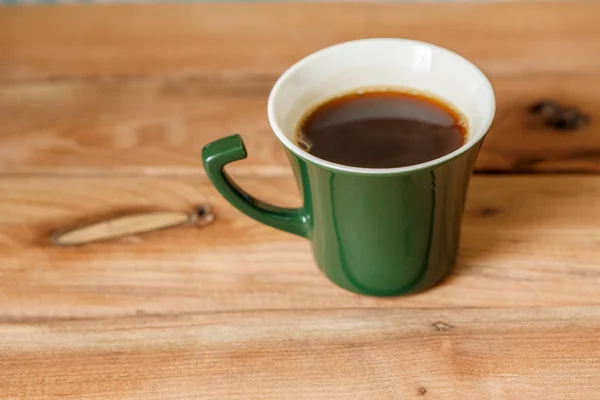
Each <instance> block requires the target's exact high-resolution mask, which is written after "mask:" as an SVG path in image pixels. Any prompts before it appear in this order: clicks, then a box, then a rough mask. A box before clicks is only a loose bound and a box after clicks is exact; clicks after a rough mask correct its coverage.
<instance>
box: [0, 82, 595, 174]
mask: <svg viewBox="0 0 600 400" xmlns="http://www.w3.org/2000/svg"><path fill="white" fill-rule="evenodd" d="M599 71H600V70H599ZM275 79H276V77H275V76H267V75H264V76H252V77H250V76H246V75H240V76H237V75H232V76H203V77H194V78H191V77H188V78H129V79H127V78H119V79H112V80H66V81H56V82H23V83H10V84H4V85H0V121H2V135H0V148H2V151H1V152H0V172H5V173H6V172H8V173H17V174H27V173H36V174H39V173H43V174H47V173H60V174H76V175H80V174H105V173H111V174H132V173H136V174H150V175H155V174H173V173H202V163H201V160H200V153H201V150H202V147H203V146H204V145H205V144H206V143H208V142H210V141H212V140H214V139H217V138H219V137H222V136H225V135H227V134H230V133H234V132H239V133H241V134H242V135H243V136H244V138H245V140H246V144H247V147H248V151H249V159H248V160H246V161H243V162H240V163H238V164H235V165H233V166H232V170H235V171H236V172H238V173H244V174H248V175H254V174H257V173H259V174H267V175H274V174H286V175H288V174H290V173H291V171H290V169H289V167H288V165H287V160H286V158H285V155H284V153H283V150H282V148H281V146H280V144H279V143H278V142H277V140H276V139H275V136H274V135H273V134H272V132H271V129H270V127H269V125H268V122H267V118H266V101H267V96H268V93H269V90H270V88H271V86H272V84H273V83H274V81H275ZM598 80H600V72H594V73H589V74H573V75H564V74H557V73H553V74H541V75H535V76H533V75H521V76H495V77H492V81H493V84H494V86H495V88H496V92H497V97H498V113H497V117H496V120H495V122H494V125H493V127H492V131H491V132H490V134H489V137H488V138H487V139H486V142H485V145H484V147H483V150H482V153H481V155H480V158H479V160H478V164H477V169H478V170H479V171H485V172H490V171H491V172H532V171H536V172H538V171H542V172H564V171H570V172H600V135H598V128H597V125H598V121H600V90H598V88H597V86H595V85H590V82H595V81H598ZM540 99H554V100H556V101H559V102H560V103H561V104H564V105H566V106H575V107H580V108H581V109H582V110H583V111H584V112H586V113H587V114H589V116H590V117H591V123H590V124H588V125H587V126H584V127H582V128H580V129H577V130H574V131H557V130H553V129H551V128H549V127H547V126H545V125H544V123H543V120H542V119H541V118H540V117H539V116H536V115H531V114H530V113H528V111H527V110H528V109H529V107H530V106H531V105H532V104H534V103H536V102H537V101H539V100H540Z"/></svg>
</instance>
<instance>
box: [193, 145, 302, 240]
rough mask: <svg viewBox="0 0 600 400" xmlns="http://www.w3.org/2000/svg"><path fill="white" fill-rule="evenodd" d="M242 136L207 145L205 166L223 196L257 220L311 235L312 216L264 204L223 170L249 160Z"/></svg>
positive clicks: (203, 157)
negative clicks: (310, 221)
mask: <svg viewBox="0 0 600 400" xmlns="http://www.w3.org/2000/svg"><path fill="white" fill-rule="evenodd" d="M247 155H248V154H247V153H246V148H245V147H244V142H243V141H242V137H241V136H240V135H231V136H227V137H224V138H221V139H218V140H216V141H214V142H212V143H209V144H207V145H206V146H204V149H202V163H203V164H204V170H205V171H206V174H207V175H208V178H209V179H210V180H211V181H212V183H213V185H215V187H216V188H217V190H218V191H219V193H221V195H222V196H223V197H225V199H226V200H227V201H228V202H229V203H231V205H233V206H234V207H235V208H237V209H238V210H240V211H241V212H243V213H244V214H246V215H247V216H249V217H250V218H254V219H255V220H257V221H259V222H262V223H264V224H267V225H270V226H272V227H274V228H277V229H281V230H283V231H286V232H289V233H293V234H296V235H299V236H302V237H307V236H308V222H309V217H308V214H307V213H306V211H305V210H304V208H302V207H300V208H284V207H278V206H274V205H271V204H267V203H264V202H262V201H260V200H258V199H256V198H254V197H253V196H251V195H250V194H248V193H246V192H245V191H244V190H243V189H241V188H240V187H239V186H238V185H237V184H236V183H235V182H233V180H232V179H231V178H230V177H229V176H228V175H227V173H226V172H225V171H224V170H223V168H224V167H225V165H227V164H229V163H230V162H234V161H239V160H243V159H245V158H246V157H247Z"/></svg>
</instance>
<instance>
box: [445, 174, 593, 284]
mask: <svg viewBox="0 0 600 400" xmlns="http://www.w3.org/2000/svg"><path fill="white" fill-rule="evenodd" d="M582 179H590V178H589V177H588V178H586V177H573V176H556V175H554V176H542V175H523V176H516V175H504V176H489V175H479V176H474V177H473V179H472V181H471V186H470V189H469V193H468V198H467V204H466V207H465V213H464V216H463V224H462V233H461V244H460V249H459V256H458V261H457V264H456V267H455V268H454V271H453V273H452V274H451V275H450V276H449V277H448V279H447V281H451V280H453V279H455V278H457V277H459V276H464V275H472V274H476V275H481V274H486V272H485V270H486V269H487V268H490V267H493V266H494V265H497V263H498V261H499V260H506V262H510V259H513V260H515V259H516V258H515V257H516V256H515V255H518V254H519V253H521V254H525V253H526V254H527V255H528V256H529V257H531V254H535V253H536V252H539V254H540V255H543V254H546V253H547V252H548V250H550V249H549V247H548V243H547V242H545V241H544V240H543V238H542V237H541V236H540V235H544V234H545V235H548V233H549V232H550V233H552V231H553V230H556V229H561V228H565V227H572V228H573V229H575V228H577V223H578V219H581V218H585V213H582V209H581V208H582V204H585V201H583V202H582V198H585V199H593V198H594V197H595V196H598V193H597V192H598V191H597V190H595V188H594V187H593V186H590V185H586V184H582V182H581V180H582ZM577 215H579V217H578V218H576V219H574V216H577ZM581 221H584V220H581ZM536 242H537V243H536ZM546 257H547V256H546ZM493 273H494V274H497V273H501V272H496V271H494V272H493Z"/></svg>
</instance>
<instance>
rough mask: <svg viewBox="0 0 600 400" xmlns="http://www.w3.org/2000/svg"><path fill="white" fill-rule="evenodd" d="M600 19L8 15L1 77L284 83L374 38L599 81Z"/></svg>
mask: <svg viewBox="0 0 600 400" xmlns="http://www.w3.org/2000/svg"><path fill="white" fill-rule="evenodd" d="M599 13H600V4H599V3H598V2H595V1H558V2H557V1H554V2H553V1H550V2H546V1H544V2H529V1H524V2H510V3H487V4H474V3H462V4H364V3H363V4H360V3H356V4H332V3H321V4H318V3H317V4H315V3H304V4H298V3H287V4H286V3H283V4H238V3H236V4H179V5H173V4H162V5H144V6H139V5H113V6H101V7H97V6H96V7H94V6H85V5H82V6H71V7H65V8H46V7H32V8H7V9H2V10H0V77H1V79H3V80H22V79H26V80H30V79H41V78H53V79H57V78H64V77H73V76H80V77H92V76H122V75H136V76H138V75H150V74H151V75H156V74H163V75H173V74H175V75H186V74H197V73H199V72H202V73H224V72H229V73H231V72H237V73H258V74H265V73H266V74H275V75H277V74H280V73H281V72H282V71H283V70H284V69H285V68H287V67H288V66H289V65H291V64H292V63H294V62H295V61H297V60H298V59H300V58H301V57H304V56H305V55H307V54H310V53H312V52H313V51H315V50H318V49H320V48H323V47H326V46H328V45H331V44H334V43H338V42H341V41H346V40H352V39H358V38H364V37H409V38H418V39H420V40H424V41H429V42H433V43H437V44H439V45H442V46H444V47H448V48H450V49H452V50H456V51H459V52H460V53H462V54H464V55H465V56H466V57H467V58H469V59H472V60H474V61H475V62H477V64H479V65H481V66H482V67H483V68H484V70H485V71H487V72H488V73H517V74H520V73H522V72H523V71H529V72H531V73H538V72H582V71H596V70H597V69H598V68H599V67H600V55H599V54H600V52H599V51H598V49H599V46H600V43H599V41H598V35H599V30H598V27H597V18H596V16H597V15H598V14H599ZM332 15H335V18H332V17H331V16H332ZM474 32H476V33H475V34H474Z"/></svg>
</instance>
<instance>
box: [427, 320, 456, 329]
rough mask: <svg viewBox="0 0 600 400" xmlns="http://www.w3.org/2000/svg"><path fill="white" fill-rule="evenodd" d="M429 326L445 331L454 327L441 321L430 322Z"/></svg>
mask: <svg viewBox="0 0 600 400" xmlns="http://www.w3.org/2000/svg"><path fill="white" fill-rule="evenodd" d="M431 326H433V327H434V328H435V330H436V331H438V332H446V331H449V330H450V329H452V328H454V327H453V326H452V325H450V324H447V323H445V322H442V321H437V322H434V323H433V324H431Z"/></svg>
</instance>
